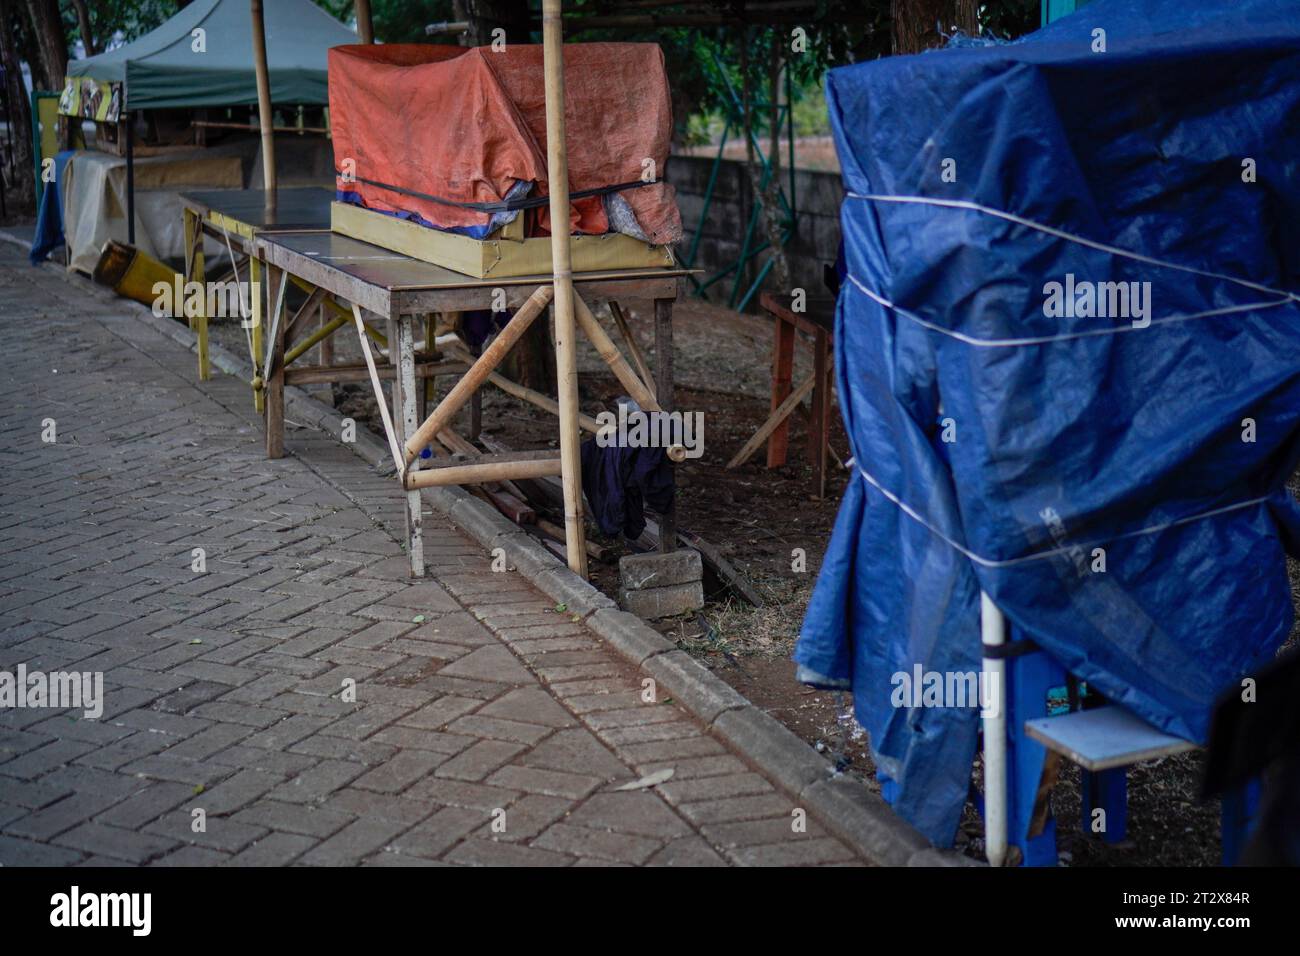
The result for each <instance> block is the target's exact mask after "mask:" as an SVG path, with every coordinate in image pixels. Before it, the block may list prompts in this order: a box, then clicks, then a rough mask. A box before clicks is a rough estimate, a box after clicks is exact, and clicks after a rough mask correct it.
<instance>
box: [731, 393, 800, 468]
mask: <svg viewBox="0 0 1300 956" xmlns="http://www.w3.org/2000/svg"><path fill="white" fill-rule="evenodd" d="M816 384H817V376H816V375H809V376H808V377H807V378H806V379H804V380H803V382H802V383H801V384H800V385H799V387H798V388H796V389H795V390H794V391H793V392H791V393H790V394H789V395H788V396H787V397H786V400H785V401H784V402H782V403H781V405H780V407H778V408H777V409H776V410H775V411H774V412H772V414H771V415H769V416H767V421H765V422H763V424H762V425H760V426H758V431H756V432H754V434H753V435H751V436H750V438H749V441H747V442H745V445H744V447H743V448H741V449H740V451H738V452H736V454H735V456H734V457H733V458H732V459H731V461H729V462H727V467H728V468H739V467H740V466H741V465H743V464H744V463H745V462H746V461H748V460H749V457H750V456H751V455H752V454H754V452H756V451H758V449H759V448H760V447H761V446H762V444H763V442H765V441H767V436H768V435H770V434H772V432H773V431H775V430H776V428H777V426H778V425H780V424H781V423H782V422H784V421H785V420H786V419H787V418H789V417H790V414H791V413H792V412H793V411H794V410H795V406H797V405H798V404H799V403H800V402H802V401H803V400H804V396H805V395H807V394H808V393H809V392H811V391H812V390H813V386H814V385H816Z"/></svg>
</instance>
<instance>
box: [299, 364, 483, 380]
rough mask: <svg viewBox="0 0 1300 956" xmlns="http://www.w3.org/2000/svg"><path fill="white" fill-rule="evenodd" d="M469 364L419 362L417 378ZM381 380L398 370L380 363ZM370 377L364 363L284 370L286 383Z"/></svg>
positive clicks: (416, 367)
mask: <svg viewBox="0 0 1300 956" xmlns="http://www.w3.org/2000/svg"><path fill="white" fill-rule="evenodd" d="M468 368H469V366H468V365H466V364H465V363H464V362H417V363H416V365H415V377H416V378H417V379H421V380H423V379H428V378H433V377H434V376H435V375H450V374H454V373H460V372H464V371H465V370H466V369H468ZM375 371H376V373H377V374H378V375H379V380H380V381H383V382H388V381H392V380H393V379H394V378H396V377H397V370H396V369H395V368H393V366H391V365H380V366H378V367H377V368H376V369H375ZM369 377H370V371H369V369H368V368H367V367H366V365H365V364H364V363H361V364H354V363H349V364H347V365H312V366H305V367H302V368H295V367H294V366H290V367H289V368H287V369H285V370H284V382H285V384H286V385H319V384H321V383H323V382H364V381H366V379H367V378H369Z"/></svg>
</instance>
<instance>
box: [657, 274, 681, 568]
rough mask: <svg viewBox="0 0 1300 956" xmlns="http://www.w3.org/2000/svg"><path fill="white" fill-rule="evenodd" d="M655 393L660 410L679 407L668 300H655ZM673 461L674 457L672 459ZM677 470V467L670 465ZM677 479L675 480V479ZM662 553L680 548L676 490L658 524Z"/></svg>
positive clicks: (669, 410) (671, 308) (671, 320)
mask: <svg viewBox="0 0 1300 956" xmlns="http://www.w3.org/2000/svg"><path fill="white" fill-rule="evenodd" d="M655 382H656V385H655V393H656V395H657V396H658V400H659V407H660V408H661V409H663V411H665V412H671V411H672V410H673V409H674V408H675V407H676V399H675V396H674V392H673V304H672V301H671V300H668V299H655ZM670 458H671V456H670ZM668 467H670V468H672V469H673V470H674V471H675V470H676V466H675V465H673V464H671V462H670V464H669V466H668ZM674 480H675V479H674ZM659 525H660V530H659V550H660V551H663V552H668V551H675V550H676V549H677V491H676V488H675V487H674V490H673V500H672V501H671V502H669V504H668V508H667V510H666V511H665V512H664V514H663V515H662V516H661V520H660V522H659Z"/></svg>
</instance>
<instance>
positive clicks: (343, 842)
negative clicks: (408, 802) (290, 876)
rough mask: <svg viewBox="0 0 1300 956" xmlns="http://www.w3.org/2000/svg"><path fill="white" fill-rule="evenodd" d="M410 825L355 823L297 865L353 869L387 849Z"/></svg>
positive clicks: (370, 820)
mask: <svg viewBox="0 0 1300 956" xmlns="http://www.w3.org/2000/svg"><path fill="white" fill-rule="evenodd" d="M407 826H408V825H407V824H405V823H398V822H395V821H392V820H380V819H377V818H374V817H367V818H363V819H360V820H354V821H352V822H351V823H349V824H348V825H347V826H345V827H344V828H343V829H342V830H340V831H339V832H338V833H336V834H334V835H333V836H332V837H330V838H329V839H328V840H325V841H324V842H322V843H319V844H317V845H316V846H315V847H313V848H312V849H311V850H309V851H308V852H307V853H306V854H304V855H303V856H302V857H300V858H299V860H298V862H300V863H305V864H307V865H308V866H353V865H355V864H357V863H358V862H360V861H361V858H362V857H365V856H368V855H369V854H371V853H374V852H375V851H376V850H379V849H381V848H383V847H384V846H386V845H387V844H388V843H389V841H391V840H392V839H393V838H394V837H395V836H397V835H398V834H399V833H401V832H402V831H403V830H405V829H406V828H407Z"/></svg>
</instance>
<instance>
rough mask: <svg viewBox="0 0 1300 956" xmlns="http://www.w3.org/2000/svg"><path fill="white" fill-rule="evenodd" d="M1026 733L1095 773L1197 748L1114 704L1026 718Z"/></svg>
mask: <svg viewBox="0 0 1300 956" xmlns="http://www.w3.org/2000/svg"><path fill="white" fill-rule="evenodd" d="M1025 733H1027V734H1028V735H1029V736H1030V737H1032V738H1033V739H1034V740H1037V741H1038V742H1039V743H1040V744H1042V745H1043V746H1044V747H1046V748H1047V749H1048V750H1052V751H1055V752H1056V753H1059V754H1060V755H1061V756H1063V757H1065V758H1066V759H1067V760H1069V761H1071V762H1073V763H1076V764H1078V765H1079V766H1080V767H1082V768H1083V769H1084V770H1091V771H1093V772H1096V771H1099V770H1110V769H1112V768H1114V767H1128V766H1131V765H1132V764H1135V763H1141V762H1143V761H1144V760H1155V759H1156V758H1157V757H1168V756H1170V755H1172V754H1179V753H1185V752H1186V751H1188V750H1195V749H1196V744H1194V743H1191V742H1190V741H1187V740H1183V739H1182V738H1181V737H1175V736H1173V735H1172V734H1167V733H1165V732H1164V731H1161V730H1158V729H1156V728H1155V727H1153V726H1151V725H1150V724H1148V723H1147V722H1146V721H1145V720H1142V719H1141V718H1140V717H1137V716H1135V715H1134V714H1133V713H1131V712H1130V711H1128V710H1125V709H1124V708H1123V707H1119V706H1116V705H1114V704H1111V705H1108V706H1105V707H1097V708H1094V709H1092V710H1081V711H1075V712H1074V713H1071V714H1063V715H1062V716H1060V717H1040V718H1037V719H1035V720H1027V721H1025Z"/></svg>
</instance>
